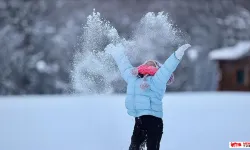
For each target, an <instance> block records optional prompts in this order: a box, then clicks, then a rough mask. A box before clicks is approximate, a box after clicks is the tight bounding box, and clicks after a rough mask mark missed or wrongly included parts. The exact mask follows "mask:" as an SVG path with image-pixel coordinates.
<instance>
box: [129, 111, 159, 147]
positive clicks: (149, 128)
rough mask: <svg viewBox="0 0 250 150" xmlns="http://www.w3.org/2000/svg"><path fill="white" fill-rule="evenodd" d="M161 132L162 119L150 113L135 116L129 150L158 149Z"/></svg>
mask: <svg viewBox="0 0 250 150" xmlns="http://www.w3.org/2000/svg"><path fill="white" fill-rule="evenodd" d="M162 133H163V121H162V119H161V118H157V117H154V116H150V115H145V116H141V117H137V118H135V126H134V131H133V135H132V137H131V144H130V147H129V150H142V149H143V147H144V144H146V146H147V150H159V149H160V142H161V137H162Z"/></svg>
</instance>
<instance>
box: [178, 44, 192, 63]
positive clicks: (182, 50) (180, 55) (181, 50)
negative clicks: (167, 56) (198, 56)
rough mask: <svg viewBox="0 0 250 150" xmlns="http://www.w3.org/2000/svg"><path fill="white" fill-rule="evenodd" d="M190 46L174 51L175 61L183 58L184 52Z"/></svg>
mask: <svg viewBox="0 0 250 150" xmlns="http://www.w3.org/2000/svg"><path fill="white" fill-rule="evenodd" d="M190 47H191V45H190V44H184V45H182V46H181V47H179V48H178V49H177V50H176V51H175V56H176V58H177V59H179V60H181V58H182V57H183V55H184V53H185V51H186V50H187V49H188V48H190Z"/></svg>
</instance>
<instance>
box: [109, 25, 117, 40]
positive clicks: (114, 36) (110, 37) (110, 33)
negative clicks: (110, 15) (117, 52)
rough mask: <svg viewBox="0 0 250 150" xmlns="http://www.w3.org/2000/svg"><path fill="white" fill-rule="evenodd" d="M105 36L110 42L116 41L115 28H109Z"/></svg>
mask: <svg viewBox="0 0 250 150" xmlns="http://www.w3.org/2000/svg"><path fill="white" fill-rule="evenodd" d="M107 37H108V39H109V41H110V42H116V41H117V40H118V39H119V35H118V32H117V30H116V29H115V28H111V29H110V30H109V31H108V33H107Z"/></svg>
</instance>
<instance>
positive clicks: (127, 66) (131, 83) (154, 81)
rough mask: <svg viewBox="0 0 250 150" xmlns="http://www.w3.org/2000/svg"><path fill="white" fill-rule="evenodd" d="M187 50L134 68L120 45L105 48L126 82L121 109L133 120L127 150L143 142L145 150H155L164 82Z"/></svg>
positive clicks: (161, 113) (183, 46) (182, 49)
mask: <svg viewBox="0 0 250 150" xmlns="http://www.w3.org/2000/svg"><path fill="white" fill-rule="evenodd" d="M189 47H190V45H189V44H185V45H182V46H181V47H179V48H178V49H177V50H176V51H175V52H174V53H173V54H172V55H171V56H170V57H169V58H168V59H167V60H166V61H165V62H164V64H162V65H160V64H159V63H158V62H157V61H155V60H150V61H147V62H145V63H144V64H143V65H142V66H140V67H136V68H135V67H133V66H132V65H131V63H130V62H129V60H128V58H127V56H126V55H125V53H124V52H125V48H124V46H123V45H122V44H121V43H118V44H115V45H114V44H109V45H108V46H107V47H106V48H105V52H106V53H108V54H111V55H112V57H113V58H114V60H115V62H116V64H117V66H118V68H119V70H120V73H121V75H122V77H123V79H124V80H125V81H126V82H127V96H126V99H125V106H126V108H127V113H128V114H129V115H131V116H133V117H135V125H134V131H133V135H132V137H131V144H130V147H129V150H139V149H140V148H142V146H143V143H146V146H147V150H159V148H160V141H161V137H162V133H163V120H162V118H163V109H162V99H163V96H164V94H165V90H166V86H167V82H168V80H169V79H170V77H171V75H172V73H173V72H174V71H175V69H176V67H177V66H178V64H179V63H180V60H181V59H182V57H183V55H184V52H185V51H186V50H187V49H188V48H189ZM143 67H144V68H143ZM141 70H142V71H141ZM155 70H156V71H155ZM147 72H148V74H147Z"/></svg>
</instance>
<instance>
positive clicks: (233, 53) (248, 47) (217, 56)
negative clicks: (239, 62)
mask: <svg viewBox="0 0 250 150" xmlns="http://www.w3.org/2000/svg"><path fill="white" fill-rule="evenodd" d="M248 52H250V41H243V42H239V43H238V44H236V45H235V46H231V47H224V48H221V49H217V50H213V51H212V52H210V53H209V58H210V59H211V60H236V59H239V58H241V57H243V56H244V55H246V54H247V53H248Z"/></svg>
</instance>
